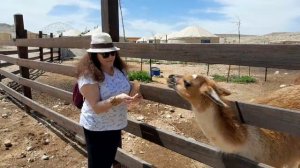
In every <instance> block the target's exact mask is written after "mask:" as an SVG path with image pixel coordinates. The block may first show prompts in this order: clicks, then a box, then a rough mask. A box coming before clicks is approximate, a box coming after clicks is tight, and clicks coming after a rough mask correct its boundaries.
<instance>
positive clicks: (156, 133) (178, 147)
mask: <svg viewBox="0 0 300 168" xmlns="http://www.w3.org/2000/svg"><path fill="white" fill-rule="evenodd" d="M0 59H4V60H5V61H8V62H9V61H10V62H14V63H16V64H17V65H25V63H24V62H26V64H27V65H28V67H37V68H38V69H41V70H49V69H51V70H50V71H51V72H55V73H60V74H64V75H70V73H69V72H68V71H72V72H75V68H74V67H72V66H65V65H56V64H54V65H56V66H57V67H60V68H55V69H56V70H55V71H54V70H53V69H52V68H50V67H51V65H53V64H52V63H43V62H40V61H30V60H25V59H19V58H9V57H8V56H4V55H0ZM40 63H43V66H38V65H37V64H40ZM52 67H53V66H52ZM64 67H67V68H64ZM57 69H59V70H58V71H57ZM0 73H1V74H2V75H4V76H7V77H9V78H11V79H12V80H14V81H17V82H19V83H20V84H23V85H25V86H30V87H31V88H34V89H37V90H39V91H43V92H46V93H48V94H50V95H53V96H56V97H59V98H61V99H63V100H66V101H68V102H71V93H70V92H67V91H64V90H61V89H57V88H53V87H52V86H48V85H45V84H41V83H38V82H36V81H31V80H29V79H25V78H21V77H18V76H15V75H13V74H11V73H8V72H5V71H3V70H0ZM70 76H74V74H73V75H70ZM141 92H142V94H143V96H144V97H145V99H148V100H152V101H156V102H160V103H165V104H169V105H173V106H177V107H181V108H185V109H190V106H189V105H188V103H187V102H186V101H185V100H183V99H182V98H181V97H180V96H178V95H177V93H175V92H174V91H173V90H171V89H168V88H165V87H155V86H151V84H142V86H141ZM153 93H162V94H159V95H158V94H153ZM14 96H16V95H14ZM170 97H171V98H172V99H170ZM237 103H238V104H240V105H239V106H240V109H241V111H242V112H243V110H245V111H246V110H247V109H249V108H247V105H248V106H249V104H242V103H240V102H237ZM232 105H235V104H234V102H233V103H232ZM256 106H257V105H250V109H252V110H253V111H257V110H256V108H253V107H256ZM30 107H31V106H30ZM245 107H246V108H245ZM31 108H32V107H31ZM35 108H36V107H35ZM258 108H262V109H261V110H260V111H265V112H266V115H265V116H267V117H270V114H272V115H271V116H273V117H274V118H276V119H277V120H276V119H275V121H276V122H275V124H274V126H278V123H280V124H279V125H280V126H279V127H276V129H282V128H288V129H286V130H284V131H287V132H290V130H292V131H291V133H295V132H296V134H298V132H299V131H297V127H299V126H297V124H296V123H299V122H298V120H297V118H300V116H299V113H297V112H295V111H289V110H284V109H275V111H276V110H277V111H279V115H278V116H277V115H274V114H276V113H274V108H273V107H263V106H258ZM33 109H34V108H33ZM270 109H271V110H272V112H271V113H269V112H268V110H269V111H271V110H270ZM41 110H42V109H39V110H37V111H41ZM248 113H249V114H252V111H250V112H248ZM248 113H247V114H248ZM261 113H262V112H260V115H255V114H252V115H250V117H249V114H248V115H247V114H245V115H243V116H242V117H243V118H244V120H245V121H246V122H247V123H248V124H253V123H256V122H257V121H258V123H259V124H262V127H265V125H264V124H265V123H270V122H261V121H263V120H265V119H266V118H263V117H262V118H259V119H257V118H258V117H261V116H263V115H262V114H261ZM273 113H274V114H273ZM242 114H244V113H242ZM282 114H284V115H285V116H289V115H290V117H285V119H286V118H288V120H283V121H281V117H282ZM48 117H49V116H48ZM52 118H53V117H52ZM56 120H58V121H60V120H59V119H57V118H56ZM291 120H294V122H290V121H291ZM278 121H280V122H278ZM60 123H61V125H63V126H64V123H66V122H61V121H60ZM68 125H70V124H69V123H68ZM268 125H270V124H268ZM281 125H283V126H281ZM287 125H289V126H287ZM66 128H68V127H66ZM125 130H126V131H128V132H130V133H132V134H134V135H137V136H140V137H142V138H144V139H146V140H149V141H151V142H154V143H157V144H158V145H161V146H163V147H166V148H168V149H171V150H173V151H175V152H177V153H180V154H183V155H185V156H188V157H190V158H193V159H195V160H198V161H200V162H203V163H205V164H208V165H210V166H217V167H220V165H219V164H225V163H227V162H228V161H227V162H226V161H225V160H226V159H224V157H223V156H222V155H220V154H212V155H211V154H209V153H210V152H212V153H219V152H218V151H215V150H214V148H212V147H209V146H208V147H207V145H202V144H200V143H199V144H196V146H197V147H195V146H194V145H192V144H193V142H191V141H188V140H182V139H184V138H182V137H181V138H180V137H179V136H178V135H176V134H175V135H171V134H170V133H167V132H164V131H161V130H159V129H156V128H153V127H151V126H149V125H146V124H142V123H137V122H135V121H131V120H129V124H128V127H127V128H126V129H125ZM281 131H282V130H281ZM77 133H78V132H77ZM78 134H80V135H82V133H80V132H79V133H78ZM298 135H300V134H298ZM174 137H175V138H174ZM180 139H181V140H180ZM187 144H189V145H187ZM187 146H188V147H187ZM194 149H197V150H196V151H197V152H196V153H193V151H194ZM207 150H208V151H210V152H207ZM199 152H200V153H199ZM208 158H209V159H208ZM235 158H236V156H235ZM227 159H228V160H230V162H228V163H230V165H232V164H239V163H241V164H243V165H244V166H245V165H246V163H247V164H250V165H251V166H253V165H256V166H259V164H257V163H253V164H251V161H249V160H247V159H246V161H245V163H244V162H243V160H245V158H238V157H237V158H236V159H232V158H231V157H227ZM224 166H225V167H226V165H224ZM251 166H250V167H251Z"/></svg>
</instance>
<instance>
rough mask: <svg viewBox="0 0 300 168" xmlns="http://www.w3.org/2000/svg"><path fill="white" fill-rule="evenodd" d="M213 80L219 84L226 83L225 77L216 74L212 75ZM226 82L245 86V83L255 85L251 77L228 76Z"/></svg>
mask: <svg viewBox="0 0 300 168" xmlns="http://www.w3.org/2000/svg"><path fill="white" fill-rule="evenodd" d="M213 79H214V80H215V81H219V82H224V81H227V77H226V76H222V75H217V74H215V75H213ZM228 82H232V83H241V84H245V83H255V82H256V80H255V78H253V77H251V76H237V75H232V76H229V79H228Z"/></svg>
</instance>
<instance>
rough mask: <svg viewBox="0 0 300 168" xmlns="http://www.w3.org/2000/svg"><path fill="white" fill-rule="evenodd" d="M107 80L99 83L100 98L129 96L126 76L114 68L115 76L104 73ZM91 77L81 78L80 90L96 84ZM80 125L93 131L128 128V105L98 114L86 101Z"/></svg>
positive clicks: (122, 104) (79, 80)
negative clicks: (119, 95)
mask: <svg viewBox="0 0 300 168" xmlns="http://www.w3.org/2000/svg"><path fill="white" fill-rule="evenodd" d="M104 75H105V79H104V81H103V82H101V83H99V89H100V96H101V99H102V100H106V99H108V98H110V97H112V96H116V95H118V94H120V93H126V94H129V92H130V83H129V81H128V79H127V76H126V74H125V73H124V74H123V73H122V72H121V71H120V70H118V69H117V68H114V74H113V76H111V75H108V74H107V73H104ZM94 83H97V81H94V80H93V78H92V77H91V76H86V75H84V76H81V77H80V78H79V79H78V86H79V89H80V88H81V87H82V86H83V85H85V84H94ZM79 123H80V125H82V126H83V127H84V128H85V129H87V130H91V131H107V130H121V129H123V128H124V127H126V126H127V105H126V104H125V103H121V104H119V105H117V106H114V107H112V108H110V109H109V110H108V111H107V112H103V113H99V114H96V113H95V112H94V111H93V109H92V108H91V106H90V105H89V103H88V102H87V101H86V100H85V101H84V103H83V106H82V108H81V114H80V121H79Z"/></svg>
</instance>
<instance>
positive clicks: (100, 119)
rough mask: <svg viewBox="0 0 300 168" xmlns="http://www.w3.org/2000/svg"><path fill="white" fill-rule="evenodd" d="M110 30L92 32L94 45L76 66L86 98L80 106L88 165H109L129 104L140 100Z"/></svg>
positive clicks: (93, 166)
mask: <svg viewBox="0 0 300 168" xmlns="http://www.w3.org/2000/svg"><path fill="white" fill-rule="evenodd" d="M119 50H120V49H119V48H117V47H115V46H113V43H112V40H111V37H110V36H109V34H107V33H99V34H95V35H92V40H91V48H90V49H88V50H87V52H88V53H87V54H86V55H85V56H84V57H83V58H82V59H81V60H80V62H79V64H78V67H77V70H78V72H77V75H78V86H79V89H80V92H81V94H82V95H83V97H84V98H85V101H84V103H83V106H82V109H81V115H80V124H81V125H82V126H83V129H84V134H85V140H86V145H87V152H88V167H89V168H99V167H101V168H110V167H111V165H112V163H113V161H114V158H115V155H116V152H117V147H118V146H119V145H120V144H121V130H122V129H123V128H124V127H126V126H127V104H128V103H131V102H133V101H135V100H137V99H139V95H138V94H136V95H134V96H129V92H130V88H131V86H130V83H129V81H128V79H127V76H126V64H125V63H124V62H123V61H122V60H121V58H120V57H119V54H118V51H119Z"/></svg>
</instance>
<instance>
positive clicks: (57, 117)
mask: <svg viewBox="0 0 300 168" xmlns="http://www.w3.org/2000/svg"><path fill="white" fill-rule="evenodd" d="M0 87H1V88H2V89H3V90H5V91H6V92H7V93H8V94H10V95H12V96H13V97H14V98H16V99H18V100H19V101H21V102H22V103H24V104H26V105H27V106H29V107H30V108H32V109H33V110H35V111H37V112H38V113H40V114H42V115H44V116H46V117H47V118H48V119H50V120H53V121H54V122H55V123H57V124H58V125H60V126H62V127H64V128H66V129H68V130H70V131H72V132H74V133H77V134H78V135H79V136H81V137H84V133H83V129H82V126H80V125H79V124H78V123H77V122H75V121H73V120H71V119H69V118H67V117H65V116H63V115H61V114H59V113H57V112H55V111H53V110H51V109H49V108H47V107H44V106H42V105H40V104H38V103H36V102H35V101H33V100H31V99H29V98H27V97H25V96H23V95H21V94H19V93H18V92H16V91H14V90H13V89H11V88H9V87H7V86H5V85H3V84H2V83H0ZM116 159H117V161H119V162H120V163H122V164H124V165H128V166H130V167H131V166H132V167H137V168H139V167H140V168H143V167H147V168H148V167H153V166H152V165H151V164H149V163H147V162H145V161H143V160H141V159H139V158H137V157H134V156H132V155H129V154H128V153H126V152H125V151H123V150H121V149H118V152H117V156H116Z"/></svg>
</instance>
